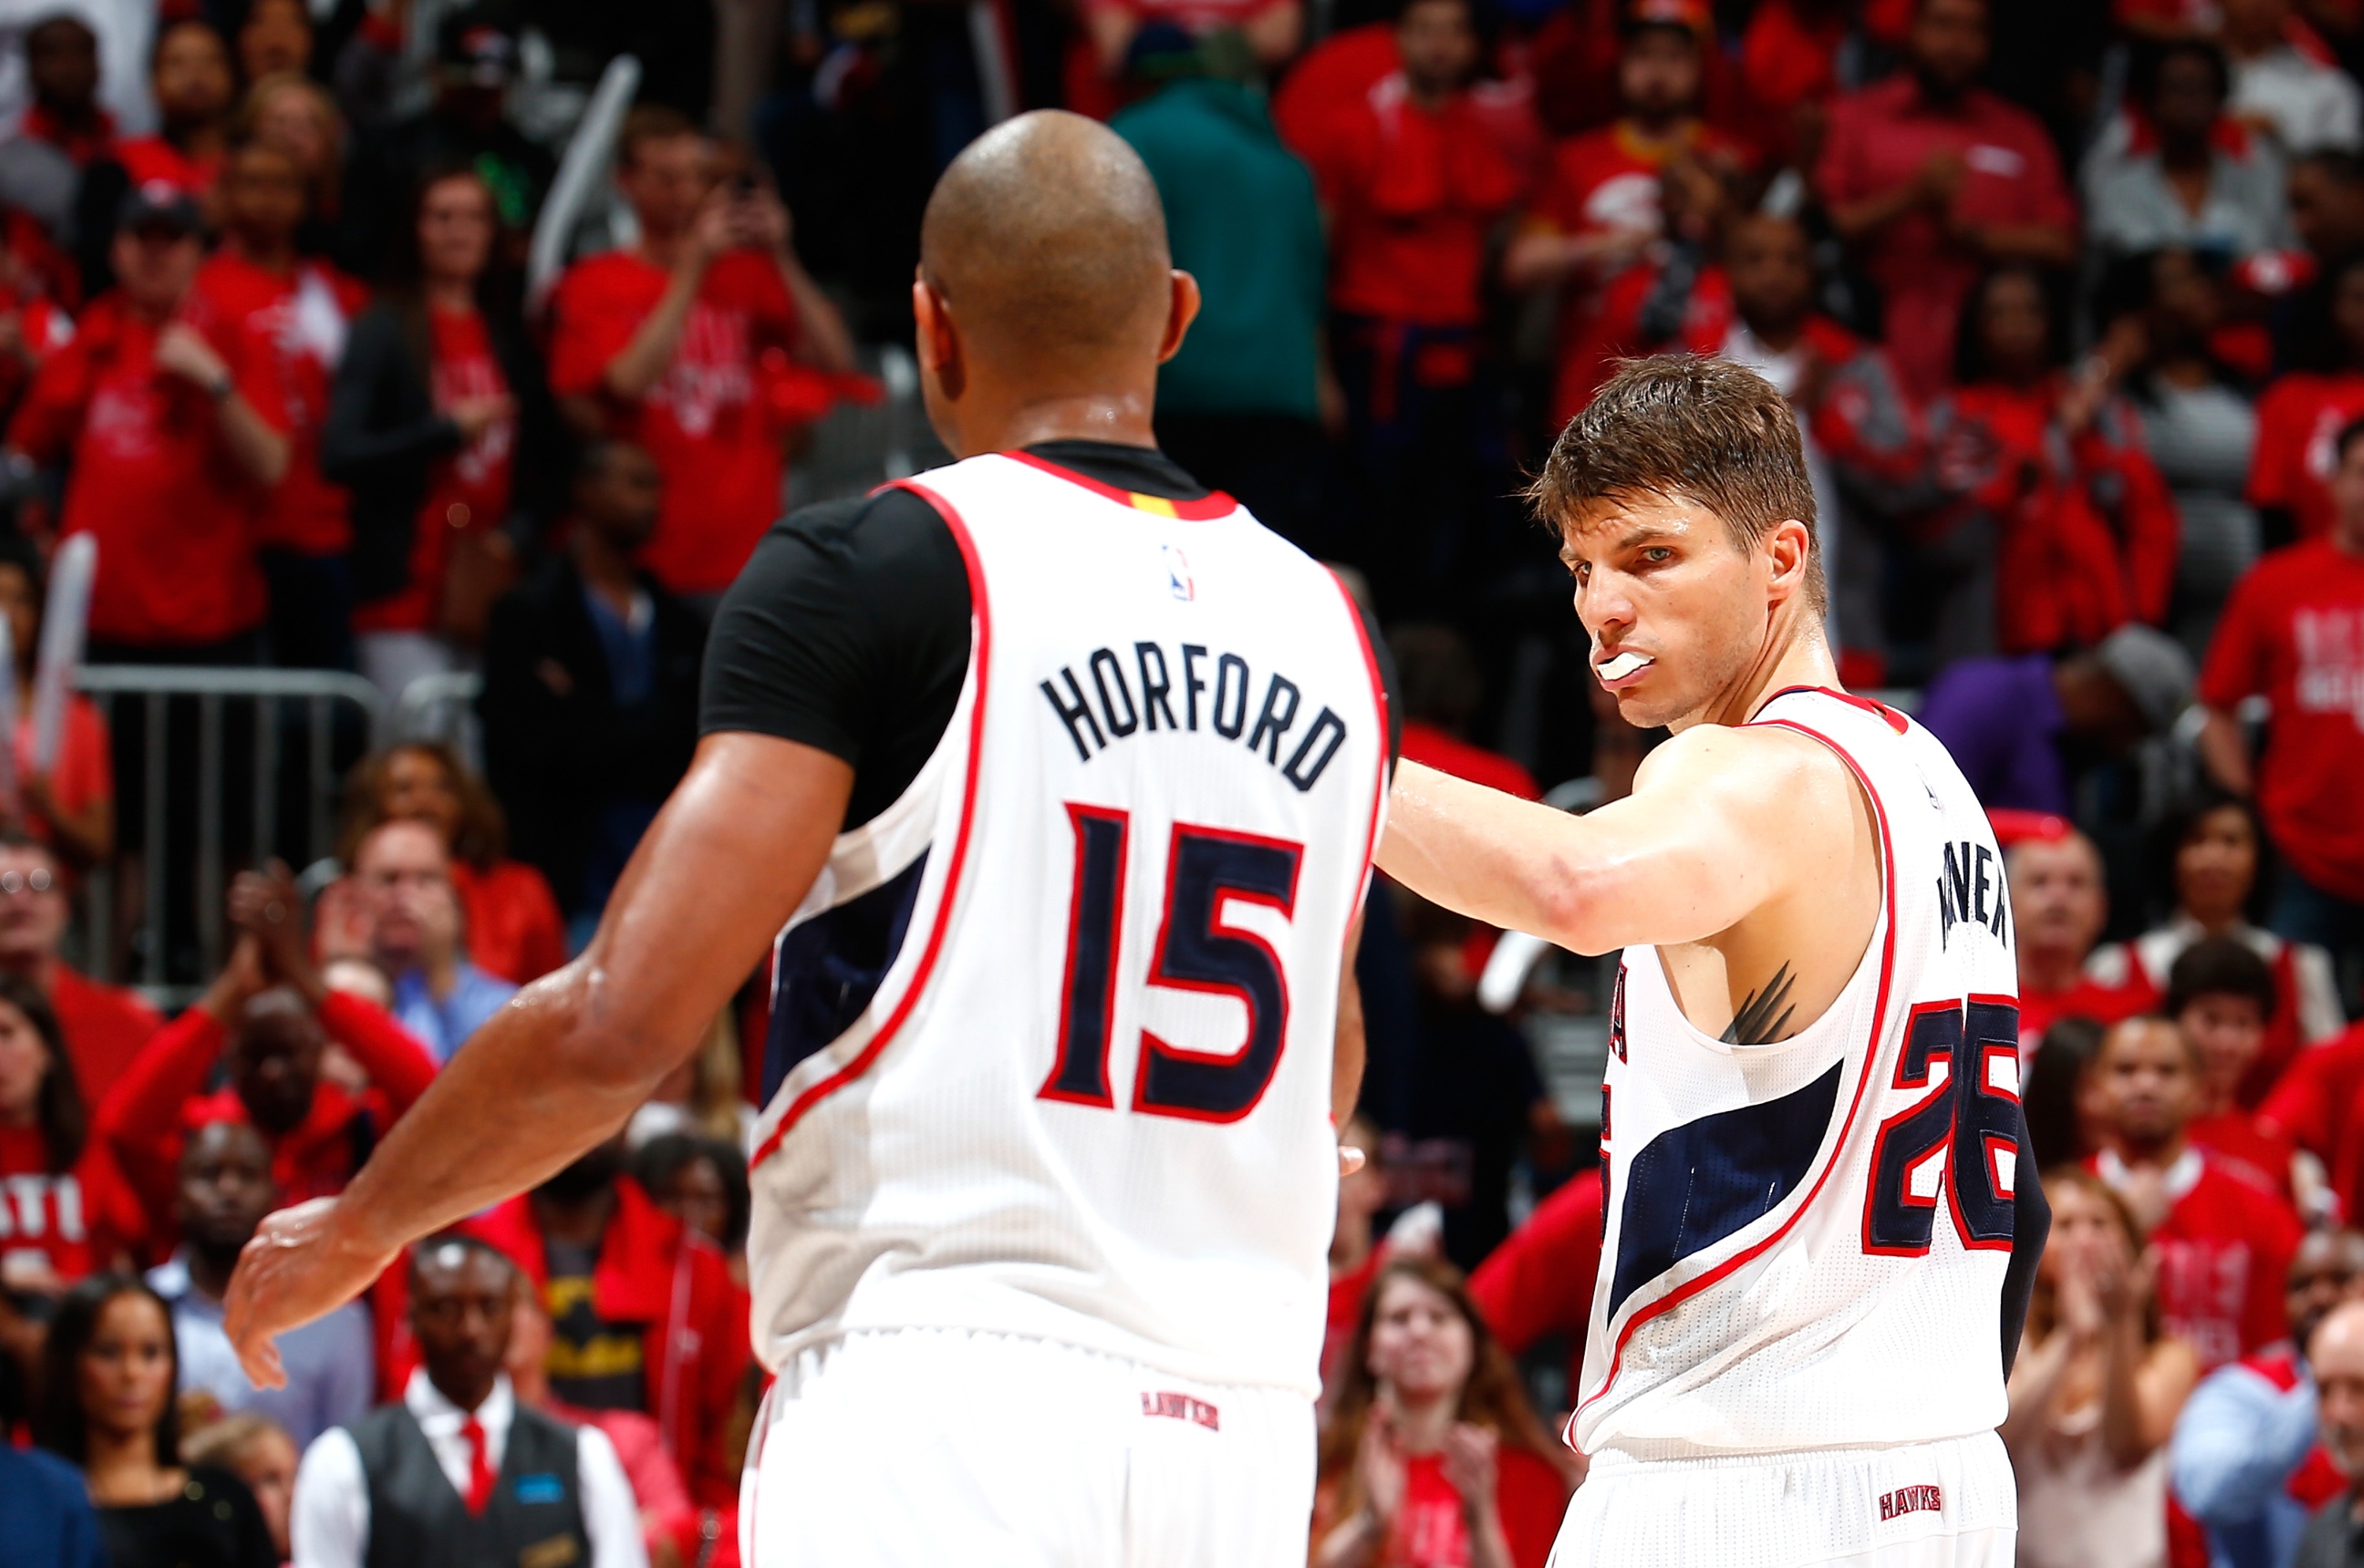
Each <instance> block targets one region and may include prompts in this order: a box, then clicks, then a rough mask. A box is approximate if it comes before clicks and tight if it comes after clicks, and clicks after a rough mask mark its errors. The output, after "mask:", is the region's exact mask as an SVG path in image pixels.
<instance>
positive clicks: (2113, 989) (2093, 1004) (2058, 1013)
mask: <svg viewBox="0 0 2364 1568" xmlns="http://www.w3.org/2000/svg"><path fill="white" fill-rule="evenodd" d="M2156 1006H2158V992H2157V991H2155V990H2153V989H2152V988H2151V984H2150V982H2149V981H2148V980H2147V979H2145V978H2144V977H2143V975H2142V972H2141V971H2140V970H2136V971H2135V973H2134V974H2133V976H2132V977H2130V978H2129V979H2128V980H2127V981H2126V982H2125V983H2124V984H2120V985H2104V984H2102V983H2101V982H2100V981H2098V980H2095V979H2093V978H2092V977H2091V975H2086V976H2083V977H2080V979H2079V980H2078V982H2077V984H2074V985H2072V986H2070V987H2069V989H2068V990H2066V991H2037V990H2034V989H2031V988H2030V987H2029V986H2027V985H2025V984H2022V985H2021V986H2020V988H2019V1055H2020V1060H2021V1061H2022V1062H2025V1061H2026V1060H2028V1059H2029V1058H2030V1057H2032V1056H2034V1055H2035V1048H2036V1047H2037V1046H2038V1045H2041V1044H2042V1043H2044V1034H2045V1031H2046V1029H2050V1028H2051V1027H2052V1026H2053V1025H2054V1024H2057V1023H2058V1022H2059V1021H2060V1020H2061V1019H2063V1018H2091V1019H2092V1020H2093V1021H2094V1022H2095V1023H2097V1024H2114V1023H2117V1022H2119V1021H2120V1020H2122V1019H2125V1018H2133V1017H2135V1015H2136V1014H2138V1013H2147V1012H2149V1011H2150V1010H2151V1009H2152V1008H2154V1007H2156Z"/></svg>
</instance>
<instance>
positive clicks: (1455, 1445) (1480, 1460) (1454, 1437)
mask: <svg viewBox="0 0 2364 1568" xmlns="http://www.w3.org/2000/svg"><path fill="white" fill-rule="evenodd" d="M1499 1443H1500V1439H1498V1438H1496V1437H1495V1435H1494V1431H1493V1429H1492V1428H1490V1427H1480V1426H1478V1425H1475V1424H1474V1423H1472V1422H1468V1421H1455V1422H1454V1423H1453V1425H1452V1426H1451V1427H1449V1428H1447V1429H1445V1433H1444V1478H1445V1480H1447V1481H1449V1482H1451V1483H1452V1484H1453V1489H1454V1490H1455V1491H1456V1492H1458V1493H1460V1494H1461V1508H1462V1511H1463V1512H1464V1513H1466V1514H1473V1515H1475V1514H1479V1513H1484V1512H1490V1511H1491V1510H1492V1508H1493V1507H1494V1480H1495V1476H1496V1474H1497V1471H1496V1468H1495V1463H1494V1454H1495V1449H1496V1447H1497V1445H1498V1444H1499Z"/></svg>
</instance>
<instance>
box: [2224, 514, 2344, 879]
mask: <svg viewBox="0 0 2364 1568" xmlns="http://www.w3.org/2000/svg"><path fill="white" fill-rule="evenodd" d="M2259 693H2262V694H2263V695H2265V697H2266V699H2267V701H2268V702H2269V703H2271V704H2272V705H2273V717H2272V718H2271V720H2270V721H2269V726H2268V728H2267V732H2266V754H2265V756H2264V757H2263V758H2261V759H2260V760H2259V762H2258V809H2259V810H2260V811H2261V812H2263V813H2264V815H2265V818H2266V828H2267V829H2268V831H2269V833H2270V834H2271V835H2272V837H2273V841H2274V848H2275V849H2277V850H2279V851H2281V853H2282V854H2283V855H2284V856H2285V857H2286V858H2287V859H2288V860H2289V861H2290V862H2291V864H2292V865H2293V866H2295V867H2296V868H2297V870H2298V873H2299V874H2300V875H2301V876H2303V877H2305V878H2306V879H2307V881H2309V882H2311V883H2314V884H2315V885H2316V886H2318V887H2321V888H2323V889H2324V890H2325V891H2326V892H2329V893H2332V894H2335V895H2337V896H2339V897H2341V898H2346V899H2349V900H2351V901H2355V902H2364V788H2359V784H2358V781H2359V780H2364V558H2359V557H2357V556H2353V555H2349V554H2347V552H2345V551H2344V550H2338V549H2336V547H2334V546H2333V545H2332V544H2331V543H2330V541H2328V540H2326V539H2314V540H2311V541H2309V542H2307V543H2303V544H2294V545H2292V546H2291V547H2290V548H2288V549H2286V550H2275V551H2273V552H2272V553H2271V554H2269V555H2268V556H2267V557H2266V558H2265V559H2264V560H2262V561H2260V562H2258V564H2257V565H2256V566H2254V567H2252V568H2250V570H2249V573H2248V575H2247V576H2246V577H2244V578H2242V579H2241V581H2240V582H2239V583H2237V584H2235V585H2234V588H2233V595H2232V597H2231V599H2230V600H2229V601H2227V602H2226V604H2225V613H2224V615H2223V616H2222V617H2220V618H2219V619H2218V621H2217V623H2216V639H2215V641H2213V643H2211V644H2210V645H2209V648H2208V662H2207V664H2206V665H2205V667H2203V668H2202V671H2201V673H2200V700H2201V701H2202V702H2204V703H2207V704H2209V705H2210V706H2214V707H2220V708H2230V707H2232V706H2235V705H2236V704H2237V703H2239V702H2240V701H2241V699H2242V698H2244V697H2247V696H2250V695H2256V694H2259Z"/></svg>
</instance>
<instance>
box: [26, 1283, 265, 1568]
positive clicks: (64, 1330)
mask: <svg viewBox="0 0 2364 1568" xmlns="http://www.w3.org/2000/svg"><path fill="white" fill-rule="evenodd" d="M41 1373H42V1375H41V1402H40V1408H39V1414H38V1416H37V1418H36V1419H35V1422H34V1437H35V1439H36V1440H38V1441H39V1443H40V1445H41V1446H42V1447H43V1448H46V1449H48V1450H50V1451H51V1452H53V1453H56V1454H58V1455H59V1456H60V1457H61V1458H63V1459H65V1460H67V1461H68V1462H71V1463H72V1464H74V1465H76V1466H78V1467H80V1469H81V1470H82V1473H83V1476H84V1480H85V1481H86V1482H87V1483H88V1485H89V1486H90V1498H91V1501H92V1502H94V1503H95V1504H96V1505H98V1520H99V1529H100V1531H101V1533H102V1534H104V1535H105V1537H106V1547H107V1555H108V1556H109V1557H110V1558H111V1559H113V1560H114V1561H115V1562H117V1563H118V1564H121V1565H122V1568H149V1565H150V1564H169V1565H171V1568H275V1565H276V1564H277V1563H278V1562H279V1561H280V1559H279V1554H278V1549H277V1548H276V1547H274V1546H273V1544H272V1540H271V1529H270V1527H269V1526H268V1525H267V1524H265V1523H264V1521H263V1517H262V1509H261V1508H260V1507H257V1506H256V1504H255V1501H254V1494H253V1493H251V1492H250V1491H248V1490H247V1489H246V1485H245V1484H244V1483H243V1482H241V1481H240V1480H239V1478H238V1477H237V1476H235V1475H232V1474H231V1473H229V1471H227V1470H216V1469H213V1468H211V1467H209V1466H205V1465H184V1464H183V1463H182V1462H181V1456H180V1440H181V1439H180V1418H179V1414H178V1411H177V1409H176V1407H175V1399H176V1396H178V1393H179V1383H180V1361H179V1356H178V1353H177V1352H176V1351H175V1350H174V1348H173V1319H172V1315H171V1313H170V1312H169V1311H168V1310H167V1309H166V1307H165V1306H164V1303H163V1301H162V1298H161V1297H159V1296H157V1295H156V1293H155V1292H154V1291H152V1290H151V1289H149V1288H148V1287H147V1286H146V1285H145V1284H141V1283H140V1282H139V1280H137V1279H135V1278H131V1277H128V1276H124V1275H108V1274H102V1275H98V1276H95V1277H94V1278H91V1279H87V1280H84V1282H83V1283H82V1284H78V1285H76V1286H75V1287H74V1288H73V1289H72V1290H71V1291H69V1292H67V1293H66V1296H65V1299H64V1300H63V1301H62V1302H61V1303H59V1306H58V1312H57V1317H56V1318H55V1319H54V1320H53V1321H51V1323H50V1334H49V1343H48V1345H47V1346H46V1347H45V1349H44V1351H43V1354H42V1362H41Z"/></svg>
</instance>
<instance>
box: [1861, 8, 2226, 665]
mask: <svg viewBox="0 0 2364 1568" xmlns="http://www.w3.org/2000/svg"><path fill="white" fill-rule="evenodd" d="M1937 3H1938V4H1952V3H1953V0H1937ZM2065 326H2066V324H2065V322H2064V321H2063V320H2062V312H2061V310H2060V309H2059V307H2057V306H2056V304H2055V303H2054V301H2053V300H2052V298H2051V297H2050V295H2049V293H2048V290H2047V286H2046V279H2045V278H2044V276H2043V275H2042V274H2041V273H2039V272H2036V271H2035V269H2033V268H2030V267H2025V266H2017V265H2013V266H2007V267H2002V268H2000V269H1998V270H1996V271H1995V272H1990V273H1989V274H1988V275H1987V276H1986V277H1985V278H1983V279H1982V280H1980V281H1979V284H1977V285H1976V286H1975V287H1974V288H1973V289H1972V290H1971V291H1970V293H1969V294H1968V296H1967V298H1966V300H1965V301H1964V310H1963V314H1962V317H1961V330H1962V343H1961V351H1960V355H1959V360H1958V368H1959V372H1960V382H1961V384H1960V385H1959V387H1958V388H1957V389H1956V390H1954V391H1952V392H1949V393H1947V394H1946V395H1944V396H1942V397H1941V398H1939V399H1938V400H1937V401H1936V402H1935V404H1934V405H1933V406H1931V407H1930V409H1929V411H1928V416H1927V422H1928V443H1927V445H1928V450H1929V452H1930V454H1931V459H1932V488H1933V490H1934V491H1935V493H1936V494H1938V495H1943V496H1944V497H1945V500H1944V502H1943V503H1942V504H1941V505H1939V506H1936V507H1935V508H1934V509H1933V511H1932V512H1931V514H1930V515H1929V516H1928V517H1926V518H1925V520H1924V523H1923V526H1922V527H1921V528H1919V529H1918V530H1916V531H1917V532H1918V534H1919V536H1920V537H1919V540H1918V542H1917V543H1916V544H1914V545H1913V546H1912V547H1911V551H1910V555H1909V557H1908V562H1909V566H1910V569H1911V570H1912V571H1914V572H1915V573H1917V574H1919V575H1920V576H1921V577H1922V578H1923V580H1924V589H1923V591H1924V592H1925V593H1927V594H1929V595H1932V596H1933V597H1934V598H1935V613H1934V616H1933V617H1932V618H1933V619H1934V621H1935V629H1934V631H1933V633H1932V640H1933V641H1934V643H1935V655H1936V657H1937V658H1938V659H1940V660H1941V661H1951V660H1953V659H1957V658H1963V657H1976V656H1979V655H1982V654H1985V653H1988V652H1992V651H2002V652H2004V653H2036V652H2049V651H2057V650H2062V649H2066V648H2069V647H2074V646H2085V647H2091V646H2092V645H2094V644H2097V643H2099V642H2101V641H2102V639H2104V638H2106V637H2107V636H2108V635H2109V634H2110V633H2111V632H2113V631H2114V630H2116V629H2117V628H2119V627H2121V626H2124V625H2125V624H2127V623H2128V622H2130V621H2139V622H2142V623H2144V624H2146V625H2149V626H2158V625H2159V624H2161V623H2162V622H2164V621H2165V620H2166V618H2167V612H2168V605H2169V598H2170V596H2171V595H2172V594H2173V593H2174V588H2175V562H2176V553H2177V550H2178V549H2179V545H2180V535H2181V530H2182V524H2181V522H2180V518H2179V517H2178V514H2177V512H2176V509H2175V500H2174V497H2173V496H2172V495H2170V494H2169V490H2168V488H2167V481H2166V480H2165V479H2163V478H2161V477H2160V475H2159V472H2158V465H2157V464H2155V463H2153V462H2151V460H2150V454H2149V452H2148V450H2147V449H2146V447H2145V445H2144V441H2143V433H2142V420H2141V417H2140V416H2138V415H2137V414H2136V413H2135V409H2134V406H2133V405H2132V404H2131V403H2129V402H2128V401H2127V400H2126V399H2125V398H2124V396H2123V395H2119V394H2118V393H2117V392H2116V391H2115V390H2113V387H2112V385H2111V384H2110V382H2109V380H2108V379H2107V378H2106V377H2105V376H2104V375H2101V374H2096V373H2092V372H2091V371H2090V370H2089V371H2083V372H2080V373H2079V374H2078V375H2076V376H2075V377H2073V378H2072V377H2070V376H2069V375H2067V374H2065V373H2063V372H2062V371H2061V369H2060V365H2061V362H2062V361H2063V359H2064V358H2065V354H2064V353H2063V352H2062V350H2064V349H2065V347H2066V341H2065V340H2066V336H2067V334H2066V330H2065Z"/></svg>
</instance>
